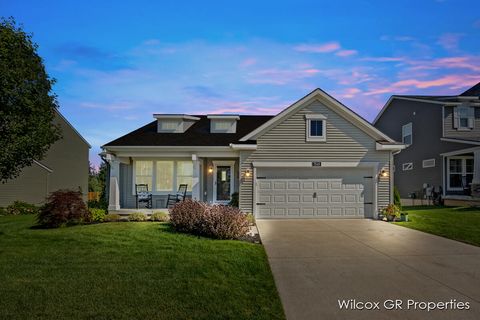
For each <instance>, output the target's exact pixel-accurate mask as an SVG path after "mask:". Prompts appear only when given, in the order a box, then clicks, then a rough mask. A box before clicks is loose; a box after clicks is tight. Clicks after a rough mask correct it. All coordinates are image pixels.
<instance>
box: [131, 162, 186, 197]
mask: <svg viewBox="0 0 480 320" xmlns="http://www.w3.org/2000/svg"><path fill="white" fill-rule="evenodd" d="M134 163H135V164H134V183H135V184H147V185H148V190H149V191H152V192H154V193H172V192H176V191H177V190H178V186H179V185H180V184H187V185H188V187H187V191H189V192H190V191H192V185H193V162H192V161H187V160H178V161H174V160H158V161H146V160H140V161H135V162H134Z"/></svg>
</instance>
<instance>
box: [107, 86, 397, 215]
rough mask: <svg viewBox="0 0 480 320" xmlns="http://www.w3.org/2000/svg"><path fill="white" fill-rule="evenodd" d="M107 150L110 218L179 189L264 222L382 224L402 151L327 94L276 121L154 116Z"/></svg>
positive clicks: (159, 202)
mask: <svg viewBox="0 0 480 320" xmlns="http://www.w3.org/2000/svg"><path fill="white" fill-rule="evenodd" d="M153 117H154V118H155V121H153V122H151V123H149V124H147V125H146V126H144V127H141V128H139V129H137V130H135V131H133V132H131V133H128V134H126V135H125V136H123V137H120V138H118V139H116V140H113V141H111V142H109V143H107V144H105V145H104V146H103V155H104V156H105V158H106V159H107V160H108V162H109V165H110V170H109V171H110V179H109V210H113V211H115V210H121V209H128V208H134V207H135V205H136V203H135V202H136V201H135V184H147V185H148V186H149V190H150V191H151V192H152V194H153V207H154V208H164V207H165V206H166V199H167V195H168V194H171V193H175V192H176V190H177V188H178V186H179V185H180V184H182V183H186V184H188V196H189V197H192V198H193V199H197V200H201V201H207V202H211V203H221V204H227V203H228V202H229V201H230V200H231V197H232V194H233V193H235V192H238V193H239V207H240V209H241V210H242V211H244V212H248V213H253V214H254V215H255V216H256V217H257V218H261V219H269V218H274V219H283V218H290V219H292V218H363V217H370V218H373V217H376V215H377V213H378V211H379V210H380V209H381V208H383V207H385V206H387V205H388V204H389V203H391V202H392V201H393V172H392V166H393V154H394V153H396V152H399V151H400V150H401V149H402V148H404V145H403V144H400V143H398V142H396V141H394V140H392V139H391V138H389V137H388V136H386V135H385V134H384V133H382V132H381V131H379V130H378V129H376V128H375V127H373V126H372V125H371V124H370V123H369V122H368V121H366V120H365V119H363V118H362V117H360V116H359V115H358V114H356V113H355V112H353V111H352V110H350V109H349V108H347V107H346V106H345V105H343V104H342V103H340V102H339V101H337V100H336V99H334V98H333V97H332V96H330V95H328V94H327V93H326V92H324V91H322V90H321V89H315V90H314V91H312V92H311V93H309V94H308V95H306V96H305V97H303V98H301V99H300V100H298V101H297V102H295V103H294V104H292V105H291V106H289V107H288V108H286V109H285V110H283V111H282V112H280V113H279V114H277V115H276V116H257V115H185V114H154V115H153Z"/></svg>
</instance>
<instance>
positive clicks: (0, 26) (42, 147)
mask: <svg viewBox="0 0 480 320" xmlns="http://www.w3.org/2000/svg"><path fill="white" fill-rule="evenodd" d="M37 49H38V45H37V44H35V43H33V42H32V35H31V34H27V33H25V31H23V30H22V28H21V27H17V26H16V23H15V20H14V19H13V18H8V19H5V18H0V181H2V182H5V181H7V180H8V179H12V178H15V177H17V176H18V175H19V174H20V172H21V171H22V168H24V167H26V166H30V165H32V163H33V161H34V160H41V159H42V158H43V157H44V156H45V153H46V152H47V151H48V149H50V146H51V145H52V144H53V143H54V142H55V141H57V140H58V139H60V138H61V131H60V127H59V126H58V125H55V124H54V123H53V120H54V118H55V112H56V109H57V108H58V104H57V98H56V95H55V94H53V93H52V92H51V91H52V85H53V84H54V83H55V80H54V79H52V78H50V77H49V76H48V74H47V73H46V71H45V67H44V65H43V61H42V58H40V57H39V56H38V54H37Z"/></svg>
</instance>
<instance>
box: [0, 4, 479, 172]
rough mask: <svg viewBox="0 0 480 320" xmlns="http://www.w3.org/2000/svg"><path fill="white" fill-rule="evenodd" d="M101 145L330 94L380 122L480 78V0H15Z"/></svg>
mask: <svg viewBox="0 0 480 320" xmlns="http://www.w3.org/2000/svg"><path fill="white" fill-rule="evenodd" d="M0 15H1V16H14V17H15V19H16V20H17V22H19V23H22V24H23V26H24V28H25V30H26V31H29V32H33V34H34V41H35V42H37V43H38V44H39V53H40V55H41V56H42V57H43V58H44V60H45V64H46V67H47V70H48V72H49V74H50V75H51V76H53V77H54V78H56V79H57V81H58V82H57V84H56V85H55V88H54V90H55V93H56V94H58V99H59V102H60V106H61V108H60V111H61V112H62V113H63V114H64V115H65V116H66V117H67V118H68V119H69V121H70V122H71V123H72V124H73V125H74V126H75V127H76V128H77V129H78V131H79V132H80V133H81V134H82V135H83V136H84V137H85V138H86V139H87V140H88V141H89V142H90V143H91V144H92V150H91V159H92V161H93V162H94V163H98V162H99V159H98V157H97V156H96V154H97V153H98V152H99V151H100V148H99V146H100V145H102V144H104V143H106V142H108V141H110V140H112V139H114V138H117V137H119V136H121V135H123V134H125V133H128V132H130V131H132V130H134V129H136V128H138V127H140V126H142V125H144V124H146V123H148V122H150V121H152V113H188V114H199V113H240V114H246V113H252V114H275V113H277V112H279V111H280V110H281V109H283V108H285V107H286V106H288V105H289V104H291V103H292V102H294V101H295V100H297V99H299V98H301V97H302V96H303V95H305V94H306V93H308V92H309V91H311V90H313V89H314V88H316V87H320V88H322V89H324V90H325V91H327V92H328V93H330V94H332V95H333V96H334V97H336V98H337V99H339V100H340V101H341V102H343V103H344V104H346V105H347V106H349V107H350V108H352V109H353V110H355V111H356V112H358V113H359V114H360V115H362V116H364V117H365V118H367V119H368V120H372V119H373V118H374V117H375V115H376V114H377V112H378V111H379V109H380V108H381V107H382V106H383V104H384V103H385V102H386V101H387V99H388V97H389V96H390V95H392V94H445V95H447V94H457V93H461V92H463V91H464V90H465V89H467V88H468V87H470V86H472V85H474V84H476V83H477V82H479V81H480V1H461V0H459V1H453V0H444V1H435V0H417V1H299V0H297V1H288V2H287V1H259V0H257V1H235V2H233V1H230V2H229V1H195V2H188V1H21V0H17V1H7V0H0Z"/></svg>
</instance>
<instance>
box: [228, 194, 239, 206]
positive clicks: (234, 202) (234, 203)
mask: <svg viewBox="0 0 480 320" xmlns="http://www.w3.org/2000/svg"><path fill="white" fill-rule="evenodd" d="M228 205H229V206H231V207H235V208H238V192H234V193H232V199H231V200H230V202H229V203H228Z"/></svg>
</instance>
